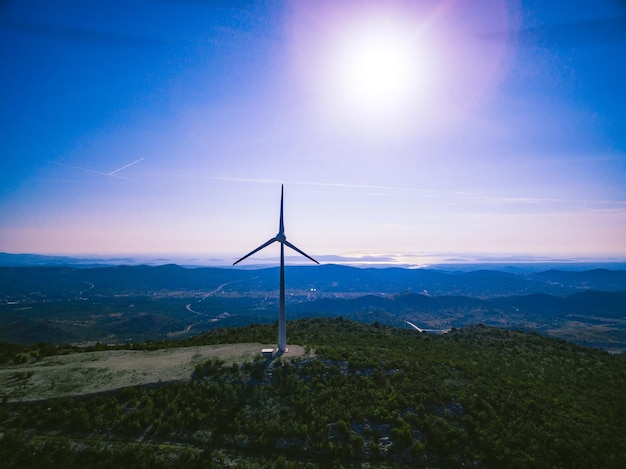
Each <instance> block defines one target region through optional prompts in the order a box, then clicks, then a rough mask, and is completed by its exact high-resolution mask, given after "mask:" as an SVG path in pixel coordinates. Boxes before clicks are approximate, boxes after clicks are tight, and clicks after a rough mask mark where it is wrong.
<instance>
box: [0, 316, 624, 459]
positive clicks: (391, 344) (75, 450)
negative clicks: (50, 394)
mask: <svg viewBox="0 0 626 469" xmlns="http://www.w3.org/2000/svg"><path fill="white" fill-rule="evenodd" d="M288 331H289V337H290V342H291V343H295V344H299V345H301V346H302V347H304V348H305V349H307V350H314V351H315V356H314V357H312V356H308V355H306V356H303V357H301V358H296V359H293V360H291V361H287V360H284V359H278V360H273V361H266V360H264V359H262V358H261V357H260V356H258V357H257V358H256V359H252V360H248V361H244V362H243V363H241V362H239V363H234V364H232V363H231V364H224V363H223V362H221V361H219V360H209V361H207V362H204V363H203V364H198V365H197V366H196V368H195V370H194V372H193V374H192V375H190V376H189V379H188V380H187V381H182V382H176V383H162V384H161V385H159V386H152V387H146V386H139V387H130V388H126V389H122V390H119V391H115V392H110V393H107V394H98V395H92V396H84V397H64V398H58V399H49V400H44V401H39V402H31V403H28V404H20V403H6V402H5V403H4V404H3V405H2V407H1V408H0V409H1V413H0V425H1V428H0V432H2V435H3V436H2V438H1V439H0V451H2V454H3V458H4V459H3V461H4V464H5V465H7V466H9V467H18V466H21V467H31V466H33V465H34V464H36V465H46V466H47V467H60V466H63V467H88V466H89V467H111V466H114V465H116V464H117V465H120V464H123V465H126V466H127V465H130V464H132V465H134V467H170V466H171V465H172V464H174V465H177V466H183V465H184V466H185V467H211V466H212V465H214V466H216V467H222V466H224V465H228V466H231V467H242V468H243V467H311V468H314V467H329V466H335V467H354V466H363V465H368V466H369V467H391V466H394V467H458V466H461V465H465V466H470V467H476V468H491V467H520V468H521V467H573V468H575V467H581V468H594V467H598V468H600V467H602V468H607V467H608V468H611V467H615V468H617V467H621V464H622V463H623V461H624V459H625V458H626V439H625V438H624V435H626V419H625V418H624V417H625V416H626V360H624V358H621V357H618V356H612V355H609V354H607V353H605V352H601V351H598V350H593V349H588V348H583V347H579V346H576V345H573V344H570V343H567V342H564V341H561V340H556V339H550V338H545V337H541V336H539V335H537V334H527V333H523V332H516V331H508V330H503V329H497V328H491V327H486V326H481V325H477V326H472V327H467V328H462V329H454V330H452V331H451V332H450V333H449V334H445V335H427V334H423V333H418V332H415V331H409V330H405V329H397V328H392V327H386V326H382V325H380V324H370V325H367V324H363V323H357V322H351V321H347V320H345V319H342V318H335V319H305V320H299V321H293V322H290V323H289V325H288ZM274 337H275V327H273V326H269V325H255V326H248V327H243V328H225V329H218V330H214V331H211V332H209V333H206V334H202V335H198V336H196V337H194V338H191V339H187V340H185V341H180V342H177V343H176V344H175V345H176V346H177V347H181V346H199V345H210V344H228V343H239V342H242V343H244V342H245V343H249V342H260V343H267V342H270V341H271V340H273V339H274ZM172 345H174V344H171V343H151V344H145V345H144V347H146V348H149V349H155V348H156V349H158V348H160V347H166V346H172ZM134 348H139V345H135V346H134ZM36 349H37V347H33V348H32V349H30V348H21V349H20V350H19V351H17V350H16V351H15V355H14V356H17V355H19V354H21V356H22V357H24V356H30V357H31V358H30V359H33V357H34V356H35V355H36V353H34V352H35V350H36ZM55 350H56V352H55ZM55 350H49V353H50V354H53V353H57V352H58V353H68V350H67V349H66V348H63V347H59V348H56V349H55ZM29 354H30V355H29ZM9 355H10V354H5V357H6V358H7V359H10V358H9ZM22 379H25V380H28V379H30V378H29V377H22Z"/></svg>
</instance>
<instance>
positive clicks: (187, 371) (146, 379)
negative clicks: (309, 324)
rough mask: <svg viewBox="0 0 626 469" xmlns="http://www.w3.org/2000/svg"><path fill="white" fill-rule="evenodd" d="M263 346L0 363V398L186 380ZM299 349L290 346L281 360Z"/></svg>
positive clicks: (87, 354)
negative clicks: (203, 367)
mask: <svg viewBox="0 0 626 469" xmlns="http://www.w3.org/2000/svg"><path fill="white" fill-rule="evenodd" d="M266 347H269V348H271V345H270V346H268V345H263V344H255V343H252V344H225V345H205V346H196V347H185V348H176V349H164V350H155V351H145V352H144V351H134V350H115V351H106V352H85V353H74V354H70V355H58V356H53V357H46V358H44V359H43V360H41V361H39V362H37V363H34V364H29V365H15V366H0V398H3V397H5V396H6V397H7V398H8V400H9V401H26V400H37V399H47V398H51V397H59V396H67V395H78V394H87V393H94V392H101V391H107V390H111V389H117V388H122V387H125V386H133V385H136V384H150V383H158V382H160V381H171V380H184V379H189V378H190V377H191V374H192V373H193V370H194V368H195V366H196V365H197V364H199V363H203V362H205V361H206V360H209V359H211V358H219V359H220V360H223V361H224V362H225V363H226V364H227V365H230V364H232V363H241V362H244V361H246V360H253V359H254V357H256V356H259V355H260V353H261V349H262V348H266ZM303 354H304V349H303V347H301V346H298V345H290V346H289V352H288V353H287V354H286V355H284V356H283V359H288V358H289V357H298V356H301V355H303Z"/></svg>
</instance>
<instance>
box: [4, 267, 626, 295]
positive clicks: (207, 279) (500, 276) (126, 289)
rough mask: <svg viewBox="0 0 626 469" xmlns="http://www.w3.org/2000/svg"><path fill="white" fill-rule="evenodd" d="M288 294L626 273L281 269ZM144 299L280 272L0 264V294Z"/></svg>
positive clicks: (568, 283)
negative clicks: (86, 293) (149, 295)
mask: <svg viewBox="0 0 626 469" xmlns="http://www.w3.org/2000/svg"><path fill="white" fill-rule="evenodd" d="M286 279H287V280H286V281H287V289H288V290H290V291H292V292H293V293H296V292H297V293H299V294H302V293H305V292H309V296H313V297H314V298H318V297H323V296H334V295H337V294H341V295H350V296H356V295H364V294H375V295H388V294H397V293H403V292H413V293H421V294H424V295H427V296H428V295H430V296H441V295H464V296H471V297H478V298H489V297H495V296H510V295H529V294H536V293H545V294H550V295H568V294H571V293H577V292H581V291H587V290H598V291H619V290H626V270H608V269H594V270H589V271H560V270H547V271H544V272H531V273H519V274H513V273H510V272H502V271H495V270H478V271H472V272H463V271H444V270H436V269H401V268H386V269H378V268H376V269H375V268H356V267H347V266H338V265H321V266H311V267H309V266H292V267H286ZM85 285H90V287H89V289H90V292H89V293H90V295H111V294H146V293H149V292H156V291H181V290H182V291H187V292H192V291H210V290H213V289H216V288H220V289H221V290H223V291H226V292H231V293H236V294H241V295H247V294H250V293H251V292H254V291H256V292H272V291H275V290H277V289H278V268H276V267H272V268H265V269H258V270H241V269H233V268H219V267H202V268H184V267H180V266H177V265H163V266H156V267H151V266H144V265H140V266H126V265H120V266H106V267H83V268H76V267H45V266H35V267H0V294H2V295H11V294H14V295H28V294H30V293H32V292H33V291H38V292H41V293H45V294H49V295H59V294H64V295H70V296H71V295H78V294H79V292H81V291H83V290H85V288H86V287H85Z"/></svg>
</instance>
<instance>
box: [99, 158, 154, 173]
mask: <svg viewBox="0 0 626 469" xmlns="http://www.w3.org/2000/svg"><path fill="white" fill-rule="evenodd" d="M141 160H145V158H139V159H138V160H137V161H133V162H132V163H128V164H127V165H126V166H122V167H121V168H118V169H116V170H115V171H111V172H110V173H107V175H108V176H113V175H114V174H115V173H118V172H120V171H121V170H123V169H126V168H128V167H129V166H132V165H134V164H136V163H139V162H140V161H141Z"/></svg>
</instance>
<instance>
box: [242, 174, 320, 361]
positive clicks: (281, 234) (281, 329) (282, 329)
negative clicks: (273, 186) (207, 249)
mask: <svg viewBox="0 0 626 469" xmlns="http://www.w3.org/2000/svg"><path fill="white" fill-rule="evenodd" d="M283 193H284V185H281V187H280V222H279V224H278V234H277V235H276V236H274V237H273V238H272V239H270V240H269V241H267V242H265V243H263V244H261V245H260V246H259V247H258V248H256V249H254V250H253V251H251V252H249V253H248V254H246V255H245V256H243V257H242V258H241V259H239V260H238V261H236V262H234V263H233V265H236V264H239V263H240V262H241V261H243V260H244V259H246V258H248V257H250V256H251V255H252V254H255V253H256V252H258V251H260V250H261V249H263V248H266V247H267V246H269V245H270V244H272V243H275V242H278V243H280V299H279V313H278V344H277V347H278V354H283V353H285V352H286V351H287V324H286V320H285V246H288V247H290V248H291V249H293V250H294V251H296V252H297V253H299V254H302V255H303V256H304V257H306V258H308V259H311V260H312V261H313V262H315V263H316V264H319V262H317V261H316V260H315V259H313V258H312V257H311V256H309V255H308V254H307V253H305V252H304V251H302V250H301V249H298V248H297V247H296V246H294V245H293V244H291V243H290V242H289V241H287V237H286V236H285V224H284V221H283Z"/></svg>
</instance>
